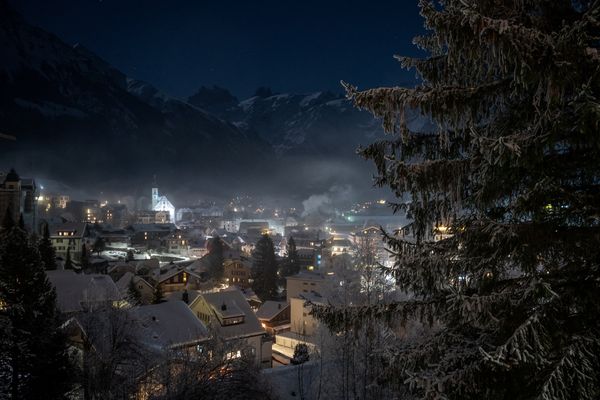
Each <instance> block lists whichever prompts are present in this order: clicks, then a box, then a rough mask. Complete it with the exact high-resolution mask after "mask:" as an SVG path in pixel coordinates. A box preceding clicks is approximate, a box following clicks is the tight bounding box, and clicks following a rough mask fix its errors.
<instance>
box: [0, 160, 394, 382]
mask: <svg viewBox="0 0 600 400" xmlns="http://www.w3.org/2000/svg"><path fill="white" fill-rule="evenodd" d="M0 181H2V182H3V183H2V185H1V186H0V214H7V213H10V212H13V214H14V215H13V218H14V220H15V221H17V220H19V219H21V221H23V224H24V225H25V227H26V229H27V230H28V231H29V232H32V233H33V232H35V234H36V235H38V236H40V237H43V238H45V239H46V240H47V241H48V243H50V244H51V246H52V249H53V254H54V255H55V261H56V263H55V266H56V268H55V269H47V270H46V274H47V276H48V279H49V281H50V283H51V284H52V286H53V287H54V289H55V291H56V298H57V306H58V309H59V311H60V313H61V318H62V321H63V323H62V326H63V328H64V330H65V332H67V333H68V337H69V343H70V345H71V346H72V347H73V348H74V349H75V350H76V351H78V352H84V351H89V350H86V348H87V347H90V346H86V344H85V343H86V342H87V341H88V340H89V339H88V338H92V337H94V335H95V334H97V333H95V332H88V331H87V330H88V329H97V326H96V325H94V324H90V323H89V318H90V315H93V314H94V313H95V312H97V311H98V310H106V307H109V308H112V309H115V310H124V311H125V313H126V314H127V316H128V317H129V318H130V319H131V321H132V322H131V325H130V327H129V328H128V329H132V330H133V331H134V332H133V334H134V336H135V337H136V338H137V340H139V341H140V343H143V345H144V346H145V347H147V349H152V351H153V352H154V351H157V349H158V351H161V352H165V353H166V352H169V351H172V350H173V349H188V350H190V349H191V350H193V351H194V352H200V353H201V352H202V351H205V350H206V348H207V344H208V343H209V342H210V341H211V340H214V339H215V338H216V339H218V340H222V341H223V342H224V343H227V344H228V351H227V353H226V355H225V357H226V359H232V358H236V357H241V356H242V352H243V351H247V352H248V354H249V356H250V358H251V360H252V362H253V363H254V365H255V366H256V367H257V368H260V369H271V368H279V367H285V366H288V365H290V364H291V365H292V366H293V365H295V364H298V363H300V362H304V361H306V360H307V359H309V358H310V357H311V354H314V355H316V354H318V353H319V351H320V349H319V346H321V345H323V340H322V335H323V332H327V333H328V334H329V332H328V330H327V328H325V327H324V326H322V324H320V323H319V322H318V320H317V319H316V318H315V317H313V315H312V314H311V308H312V307H313V306H314V305H327V304H334V303H336V302H339V294H338V293H337V292H338V291H339V288H340V287H342V286H343V285H344V284H345V283H346V284H348V283H352V282H358V283H359V285H360V282H361V272H360V271H357V270H356V269H355V268H354V266H355V265H356V262H355V261H356V260H357V259H358V258H364V257H371V259H370V261H369V263H370V264H371V265H376V264H378V263H382V264H389V263H390V262H391V261H390V259H389V251H387V249H386V248H385V246H384V245H383V242H382V241H381V240H380V235H381V230H380V229H381V226H382V225H385V224H387V225H386V228H388V229H391V228H392V227H395V226H392V225H391V224H398V223H402V221H400V222H399V221H398V219H397V218H395V217H390V216H389V212H388V213H387V214H386V213H385V211H386V208H385V201H383V200H378V201H373V202H367V203H364V204H358V205H356V206H355V207H354V209H352V210H348V211H346V212H345V215H344V216H341V217H340V218H332V217H327V218H324V217H322V216H319V217H316V216H302V215H300V213H298V212H296V210H295V209H291V210H290V209H288V210H270V211H269V210H265V209H264V208H263V209H260V207H257V206H255V205H252V204H249V205H248V203H250V202H251V199H243V198H238V199H237V200H232V201H230V202H229V203H228V204H227V205H226V206H225V207H218V206H216V205H214V204H211V205H209V206H206V205H204V206H195V207H194V206H187V207H182V208H176V207H175V206H173V204H172V203H171V201H170V200H169V199H168V197H167V196H166V195H164V194H162V193H160V192H159V189H158V188H157V187H154V188H152V189H151V192H150V195H151V196H149V197H150V199H151V202H150V204H149V206H148V207H147V209H141V210H136V211H134V212H130V211H129V210H128V209H127V207H126V206H125V205H124V204H119V203H117V204H109V203H108V202H103V203H102V202H99V201H95V200H87V201H76V200H71V199H70V197H69V196H67V195H62V194H61V195H57V194H50V193H48V192H47V191H45V190H43V189H41V187H40V188H38V187H37V186H36V183H35V181H34V180H33V179H25V178H21V177H19V175H18V174H17V173H16V172H15V171H14V170H11V171H10V172H8V173H6V174H2V175H0ZM254 207H257V208H258V209H256V208H254ZM247 208H253V210H252V212H247V211H246V209H247ZM369 224H370V225H369ZM399 228H402V226H397V227H396V229H399ZM261 240H262V241H263V242H264V241H265V240H268V242H269V243H270V244H271V248H272V250H271V256H272V257H273V261H274V263H275V264H274V266H273V268H272V269H271V271H272V274H273V276H272V277H271V279H272V282H271V283H272V285H273V286H274V288H273V289H272V290H271V291H270V292H261V293H258V294H257V293H256V291H255V290H254V288H256V287H257V285H258V286H260V284H258V282H257V280H258V279H263V280H265V279H267V280H268V279H269V278H268V277H267V278H265V277H264V274H262V273H261V269H267V268H269V266H267V265H262V264H261V260H257V257H258V258H260V257H261V256H260V255H258V256H257V248H256V247H257V244H258V243H260V242H261ZM366 249H368V250H366ZM365 253H368V254H365ZM215 263H216V264H215ZM215 265H216V266H215ZM257 275H262V276H263V277H262V278H260V277H257ZM380 284H381V285H382V287H381V292H382V293H383V292H386V293H388V294H389V293H390V292H393V284H391V280H388V281H387V282H386V280H385V279H384V281H383V282H381V283H380ZM359 291H360V289H359ZM85 321H88V322H87V323H86V322H85ZM91 347H92V348H93V346H91ZM298 349H303V351H305V352H306V355H305V356H301V357H304V359H301V360H298V357H299V355H298ZM148 351H150V350H148ZM282 371H284V370H283V369H282ZM284 373H285V372H284ZM267 376H269V377H271V379H274V380H275V381H276V380H277V375H276V374H268V375H267Z"/></svg>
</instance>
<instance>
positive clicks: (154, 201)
mask: <svg viewBox="0 0 600 400" xmlns="http://www.w3.org/2000/svg"><path fill="white" fill-rule="evenodd" d="M157 204H158V188H152V209H153V210H154V207H156V205H157Z"/></svg>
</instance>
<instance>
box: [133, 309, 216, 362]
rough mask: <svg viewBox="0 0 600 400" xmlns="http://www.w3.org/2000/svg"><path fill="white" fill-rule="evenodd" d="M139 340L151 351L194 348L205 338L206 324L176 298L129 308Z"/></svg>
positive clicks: (206, 335) (206, 336)
mask: <svg viewBox="0 0 600 400" xmlns="http://www.w3.org/2000/svg"><path fill="white" fill-rule="evenodd" d="M129 313H130V314H131V316H132V317H133V319H134V320H135V321H136V322H137V332H136V333H137V335H138V337H139V339H140V340H141V342H142V343H144V344H145V345H146V346H148V347H150V348H152V349H155V350H163V351H164V350H168V349H173V348H185V347H192V348H197V346H199V345H201V344H202V343H203V342H204V341H206V340H207V339H208V337H209V334H208V330H207V329H206V326H205V325H204V324H203V323H202V321H200V320H199V319H198V318H196V317H195V315H194V313H193V312H192V311H191V310H190V308H189V307H188V306H187V305H186V304H185V303H183V302H180V301H167V302H164V303H160V304H150V305H145V306H140V307H134V308H131V309H130V310H129Z"/></svg>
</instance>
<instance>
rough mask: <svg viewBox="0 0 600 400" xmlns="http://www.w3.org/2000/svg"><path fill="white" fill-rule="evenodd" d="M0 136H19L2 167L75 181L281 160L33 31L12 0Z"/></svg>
mask: <svg viewBox="0 0 600 400" xmlns="http://www.w3.org/2000/svg"><path fill="white" fill-rule="evenodd" d="M0 132H3V133H6V134H10V135H13V136H16V137H17V141H16V142H13V143H7V142H5V141H3V142H2V143H0V159H1V160H2V161H3V164H6V163H11V164H16V165H15V166H16V167H17V168H19V169H21V170H26V171H28V172H27V173H33V174H36V175H38V176H39V175H44V174H51V175H52V176H51V177H52V178H55V179H64V180H66V181H69V182H73V183H74V182H89V181H90V180H94V181H108V180H113V182H112V183H114V181H115V180H117V181H118V180H122V181H127V180H130V179H128V178H135V179H137V180H144V179H146V180H149V179H151V177H152V175H154V174H158V175H159V176H161V177H162V178H163V180H164V181H166V180H168V179H170V178H173V177H176V176H177V177H190V176H192V177H194V176H195V177H199V176H201V174H200V173H199V171H206V170H208V169H209V168H215V167H216V166H217V164H218V168H219V169H222V170H225V169H227V168H228V167H230V166H231V163H232V162H233V161H235V164H236V169H237V168H239V166H240V165H244V163H246V164H247V165H248V166H249V167H250V166H252V165H254V164H255V163H254V160H255V159H256V158H258V157H265V156H269V155H270V154H272V149H271V146H269V144H268V143H266V142H264V141H263V140H261V139H260V138H259V137H257V136H255V135H252V133H250V132H247V131H243V130H241V129H238V128H237V127H236V126H235V125H233V124H230V123H227V122H225V121H223V120H221V119H219V118H217V117H216V116H214V115H211V114H209V113H207V112H206V111H204V110H201V109H199V108H198V107H195V106H193V105H191V104H188V103H186V102H185V101H181V100H178V99H175V98H172V97H170V96H168V95H166V94H164V93H161V92H160V91H159V90H157V89H156V88H154V87H152V86H151V85H149V84H146V83H143V82H140V81H136V80H134V79H131V78H128V77H127V76H125V75H124V74H123V73H121V72H120V71H118V70H117V69H115V68H113V67H112V66H110V65H109V64H108V63H106V62H105V61H103V60H102V59H100V58H99V57H98V56H96V55H94V54H93V53H92V52H90V51H89V50H87V49H85V48H83V47H82V46H79V45H75V46H70V45H67V44H66V43H64V42H63V41H61V40H60V39H59V38H57V37H56V36H55V35H53V34H51V33H48V32H45V31H44V30H42V29H40V28H37V27H34V26H31V25H29V24H28V23H27V22H26V21H25V20H24V19H23V18H22V17H21V16H20V15H18V14H17V13H16V12H14V11H13V10H12V9H11V8H10V7H9V6H8V5H7V4H6V2H5V1H4V0H0ZM2 167H6V165H2ZM242 169H243V168H242ZM243 170H244V169H243Z"/></svg>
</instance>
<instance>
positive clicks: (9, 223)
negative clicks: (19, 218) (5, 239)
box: [2, 206, 15, 229]
mask: <svg viewBox="0 0 600 400" xmlns="http://www.w3.org/2000/svg"><path fill="white" fill-rule="evenodd" d="M14 225H15V221H14V219H13V217H12V209H11V207H10V206H8V207H7V208H6V212H5V213H4V216H3V218H2V228H4V229H10V228H12V227H13V226H14Z"/></svg>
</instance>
